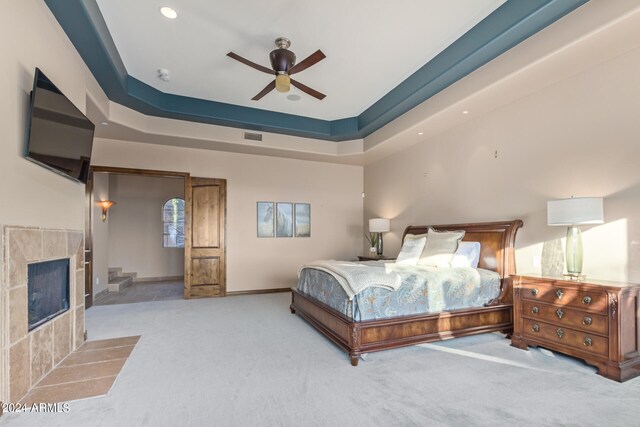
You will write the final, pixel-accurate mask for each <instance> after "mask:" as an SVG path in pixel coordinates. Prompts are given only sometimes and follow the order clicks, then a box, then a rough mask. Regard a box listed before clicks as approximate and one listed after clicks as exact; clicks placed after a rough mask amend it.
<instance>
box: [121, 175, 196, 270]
mask: <svg viewBox="0 0 640 427" xmlns="http://www.w3.org/2000/svg"><path fill="white" fill-rule="evenodd" d="M109 189H110V190H109V191H110V195H111V198H112V200H114V201H115V202H116V203H117V205H115V206H114V207H113V208H112V209H111V210H110V211H109V256H108V258H109V267H122V269H123V271H125V272H131V273H137V274H138V278H148V277H176V276H182V275H183V274H184V249H181V248H164V247H163V246H162V206H163V205H164V203H165V202H166V201H167V200H169V199H171V198H174V197H180V198H184V179H182V178H161V177H147V176H136V175H116V174H111V175H110V176H109Z"/></svg>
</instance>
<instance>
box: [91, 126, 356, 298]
mask: <svg viewBox="0 0 640 427" xmlns="http://www.w3.org/2000/svg"><path fill="white" fill-rule="evenodd" d="M93 162H94V164H96V165H102V166H120V167H129V168H140V169H157V170H169V171H178V172H189V173H191V175H192V176H196V177H205V178H224V179H226V180H227V290H228V291H242V290H258V289H273V288H283V287H290V286H293V285H295V283H296V276H297V271H298V268H299V267H300V266H301V265H302V264H304V263H305V262H308V261H312V260H314V259H322V258H324V259H326V258H339V259H353V258H355V257H356V256H357V255H358V254H359V253H360V251H361V247H362V240H363V238H362V196H361V193H362V167H360V166H346V165H336V164H330V163H320V162H310V161H302V160H291V159H281V158H273V157H265V156H255V155H244V154H235V153H221V152H215V151H209V150H198V149H191V148H177V147H168V146H160V145H152V144H143V143H135V142H122V141H112V140H103V139H97V140H96V143H95V146H94V154H93ZM258 201H274V202H300V203H311V237H310V238H289V239H284V238H278V239H275V238H261V239H258V238H257V237H256V202H258Z"/></svg>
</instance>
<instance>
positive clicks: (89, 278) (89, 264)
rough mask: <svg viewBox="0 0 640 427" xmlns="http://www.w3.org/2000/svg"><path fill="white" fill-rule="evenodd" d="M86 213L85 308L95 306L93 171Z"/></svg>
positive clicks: (87, 194)
mask: <svg viewBox="0 0 640 427" xmlns="http://www.w3.org/2000/svg"><path fill="white" fill-rule="evenodd" d="M84 198H85V203H84V205H85V211H84V308H85V309H87V308H89V307H91V306H92V305H93V240H92V239H93V235H92V229H91V221H92V218H93V171H91V170H90V171H89V179H88V181H87V184H86V185H85V192H84Z"/></svg>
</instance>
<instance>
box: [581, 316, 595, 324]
mask: <svg viewBox="0 0 640 427" xmlns="http://www.w3.org/2000/svg"><path fill="white" fill-rule="evenodd" d="M591 323H593V319H591V317H589V316H584V319H582V324H583V325H587V326H589V325H590V324H591Z"/></svg>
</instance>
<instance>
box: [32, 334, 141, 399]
mask: <svg viewBox="0 0 640 427" xmlns="http://www.w3.org/2000/svg"><path fill="white" fill-rule="evenodd" d="M139 339H140V336H132V337H124V338H112V339H106V340H99V341H88V342H85V343H84V344H83V345H82V346H81V347H80V348H78V349H77V350H76V351H74V352H73V353H71V354H69V355H68V356H67V357H66V358H65V359H64V360H63V361H62V362H61V363H60V364H59V365H58V366H57V367H55V368H54V369H53V370H52V371H51V372H49V374H48V375H46V376H45V377H44V378H43V379H42V380H40V382H39V383H38V384H36V385H35V387H33V388H32V389H31V391H30V392H29V393H28V394H27V395H26V396H25V397H24V398H23V399H22V400H21V402H20V403H23V404H27V405H31V404H33V403H61V402H68V401H72V400H78V399H85V398H88V397H96V396H102V395H105V394H107V393H108V392H109V390H110V389H111V386H112V385H113V383H114V382H115V380H116V378H117V377H118V374H119V373H120V371H121V370H122V367H123V366H124V364H125V362H126V361H127V359H128V358H129V355H130V354H131V352H132V351H133V348H134V347H135V345H136V344H137V343H138V340H139Z"/></svg>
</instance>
